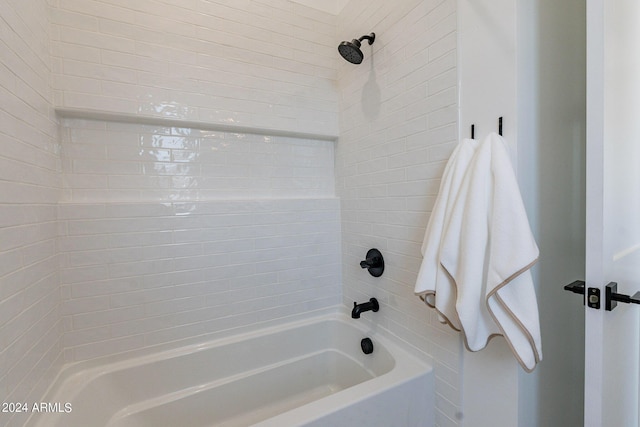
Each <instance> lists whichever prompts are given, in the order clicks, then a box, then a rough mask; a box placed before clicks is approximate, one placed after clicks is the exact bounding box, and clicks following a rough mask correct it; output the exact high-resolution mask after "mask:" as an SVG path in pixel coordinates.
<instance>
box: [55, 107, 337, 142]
mask: <svg viewBox="0 0 640 427" xmlns="http://www.w3.org/2000/svg"><path fill="white" fill-rule="evenodd" d="M55 112H56V114H57V116H58V117H59V118H61V119H87V120H101V121H108V122H120V123H133V124H141V125H156V126H175V127H181V128H193V129H202V130H213V131H221V132H237V133H250V134H257V135H271V136H284V137H291V138H302V139H316V140H322V141H337V140H338V135H334V134H322V133H313V132H309V133H307V132H299V131H292V130H287V129H269V128H261V127H252V126H239V125H228V124H223V123H210V122H200V121H193V120H181V119H174V118H165V117H152V116H142V115H133V114H122V113H113V112H107V111H100V110H88V109H77V108H60V107H57V108H56V109H55Z"/></svg>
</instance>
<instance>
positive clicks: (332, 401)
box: [27, 312, 434, 427]
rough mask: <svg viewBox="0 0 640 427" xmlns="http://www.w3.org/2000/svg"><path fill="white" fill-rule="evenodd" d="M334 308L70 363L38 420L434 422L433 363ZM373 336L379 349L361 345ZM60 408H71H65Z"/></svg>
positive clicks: (201, 426)
mask: <svg viewBox="0 0 640 427" xmlns="http://www.w3.org/2000/svg"><path fill="white" fill-rule="evenodd" d="M364 325H365V322H364V321H362V320H361V319H358V320H354V319H351V318H350V317H348V316H347V315H346V314H345V313H339V312H333V313H329V314H324V315H320V316H315V317H312V318H308V319H304V320H297V321H293V322H289V323H286V324H281V325H277V326H271V327H267V328H262V329H258V330H254V331H251V332H245V333H242V334H237V335H234V336H230V337H226V338H222V339H217V340H214V341H211V342H207V343H201V344H197V345H190V346H185V347H181V348H177V349H172V350H165V351H162V352H157V353H154V354H150V355H144V356H139V357H134V358H130V359H126V360H119V361H116V362H111V363H103V364H99V365H95V363H94V364H92V365H90V366H89V367H83V365H82V364H75V365H71V366H69V367H68V368H66V369H65V370H63V372H62V374H61V375H60V376H59V377H58V379H57V380H56V382H55V384H54V386H53V387H52V388H51V390H50V391H49V392H48V393H47V395H46V396H45V398H44V400H45V401H46V402H50V403H54V405H55V404H57V405H58V407H59V408H63V409H62V410H59V411H51V412H48V413H37V414H32V417H31V419H30V420H29V422H28V423H27V425H28V426H33V427H45V426H46V427H62V426H64V427H81V426H82V427H86V426H92V427H98V426H105V427H147V426H149V427H151V426H153V427H157V426H163V427H170V426H176V427H178V426H180V427H212V426H221V427H231V426H255V427H289V426H316V427H320V426H327V427H341V426H344V427H347V426H348V427H354V426H379V427H393V426H398V427H410V426H415V427H418V426H419V427H429V426H432V425H433V423H434V376H433V371H432V368H431V367H430V366H429V365H428V364H427V363H425V362H423V361H422V360H420V358H418V357H416V355H415V354H412V353H409V352H407V351H406V350H404V349H403V348H401V347H400V346H399V345H398V344H397V343H395V342H392V341H391V340H390V339H389V338H387V337H385V336H382V334H381V333H379V332H378V333H372V332H371V331H367V329H366V328H365V327H364ZM365 337H369V338H370V339H371V341H372V342H373V346H374V349H373V352H372V353H370V354H364V352H363V351H362V349H361V344H360V343H361V340H362V339H363V338H365ZM64 408H66V409H68V410H65V409H64Z"/></svg>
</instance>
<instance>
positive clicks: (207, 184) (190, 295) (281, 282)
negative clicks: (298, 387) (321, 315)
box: [59, 119, 342, 361]
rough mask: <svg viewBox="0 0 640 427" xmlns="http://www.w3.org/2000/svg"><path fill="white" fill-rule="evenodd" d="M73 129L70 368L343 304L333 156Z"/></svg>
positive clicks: (208, 134)
mask: <svg viewBox="0 0 640 427" xmlns="http://www.w3.org/2000/svg"><path fill="white" fill-rule="evenodd" d="M63 125H64V127H63V130H62V132H61V134H62V163H63V181H64V195H65V201H64V202H62V203H60V205H59V218H60V232H61V236H60V244H59V249H60V263H61V264H60V265H61V272H60V275H61V282H62V299H63V307H62V315H63V319H64V327H65V334H64V346H65V349H66V350H67V351H66V360H67V361H78V360H85V359H91V358H95V357H100V356H107V355H112V354H116V353H120V352H124V351H131V350H142V349H145V348H147V347H149V346H154V345H162V344H167V343H172V342H180V341H182V342H184V341H185V340H192V339H195V338H196V337H201V338H202V337H205V336H211V335H213V334H216V333H220V332H221V331H224V330H232V329H234V328H240V327H243V326H246V325H250V324H253V323H258V322H265V321H269V320H273V319H277V318H281V317H286V316H293V315H296V314H302V313H305V312H307V311H312V310H317V309H322V308H325V307H328V306H331V305H335V304H338V303H340V301H341V295H342V291H341V283H340V255H341V252H340V204H339V200H338V199H337V198H335V195H334V183H333V162H334V159H333V150H334V142H332V141H319V140H307V139H299V138H285V137H270V136H264V135H262V136H258V135H252V134H238V133H224V132H214V131H208V130H202V129H192V128H171V127H169V128H168V127H165V126H152V125H139V124H131V123H116V122H103V121H95V120H77V119H74V120H64V121H63Z"/></svg>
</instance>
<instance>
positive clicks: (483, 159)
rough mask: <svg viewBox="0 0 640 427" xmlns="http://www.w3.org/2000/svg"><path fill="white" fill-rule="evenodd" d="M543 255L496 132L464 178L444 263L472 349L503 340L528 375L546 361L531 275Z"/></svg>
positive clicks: (478, 151) (446, 235)
mask: <svg viewBox="0 0 640 427" xmlns="http://www.w3.org/2000/svg"><path fill="white" fill-rule="evenodd" d="M538 254H539V252H538V247H537V245H536V242H535V240H534V238H533V234H532V233H531V229H530V227H529V222H528V219H527V215H526V211H525V209H524V205H523V202H522V198H521V196H520V191H519V189H518V184H517V180H516V177H515V174H514V172H513V169H512V167H511V162H510V160H509V154H508V152H507V150H506V146H505V142H504V140H503V139H502V137H501V136H499V135H497V134H495V133H492V134H490V135H489V136H488V137H487V138H486V139H485V140H484V141H483V142H482V143H481V144H480V146H479V147H478V148H477V149H476V151H475V155H474V157H473V159H472V161H471V164H470V165H469V170H468V171H467V173H465V175H464V179H463V182H462V183H461V185H460V187H459V191H458V195H457V197H456V200H455V204H454V206H453V207H452V209H451V211H450V212H449V218H448V221H447V222H446V223H445V230H444V234H443V236H442V241H441V245H440V258H439V259H440V263H441V265H442V267H443V268H444V269H445V270H446V271H447V272H448V273H449V275H450V276H451V278H452V279H453V282H454V284H455V291H456V304H455V311H456V313H457V315H458V318H459V321H460V325H461V328H462V330H463V333H464V338H465V345H466V347H467V348H468V349H469V350H471V351H479V350H481V349H483V348H484V347H485V346H486V345H487V343H488V341H489V340H490V339H491V338H492V337H493V336H496V335H503V336H504V337H505V338H506V340H507V342H508V343H509V345H510V346H511V349H512V351H513V353H514V355H515V356H516V358H517V359H518V361H519V362H520V364H521V365H522V367H523V368H524V369H525V370H526V371H527V372H531V371H532V370H533V369H534V368H535V366H536V364H537V363H538V362H539V361H540V360H542V350H541V340H540V326H539V318H538V306H537V302H536V296H535V292H534V288H533V281H532V278H531V272H530V270H529V269H530V268H531V266H532V265H533V264H535V262H536V261H537V259H538ZM438 291H439V289H438ZM438 297H439V295H438V293H436V300H437V298H438Z"/></svg>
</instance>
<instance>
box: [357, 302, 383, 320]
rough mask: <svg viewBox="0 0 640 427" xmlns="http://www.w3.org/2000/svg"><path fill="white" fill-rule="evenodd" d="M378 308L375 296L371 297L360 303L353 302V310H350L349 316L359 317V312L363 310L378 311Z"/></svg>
mask: <svg viewBox="0 0 640 427" xmlns="http://www.w3.org/2000/svg"><path fill="white" fill-rule="evenodd" d="M378 310H380V304H378V300H377V299H375V298H371V299H370V300H369V302H363V303H362V304H356V303H355V302H354V303H353V310H351V317H352V318H353V319H359V318H360V314H362V313H364V312H365V311H374V312H375V311H378Z"/></svg>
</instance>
